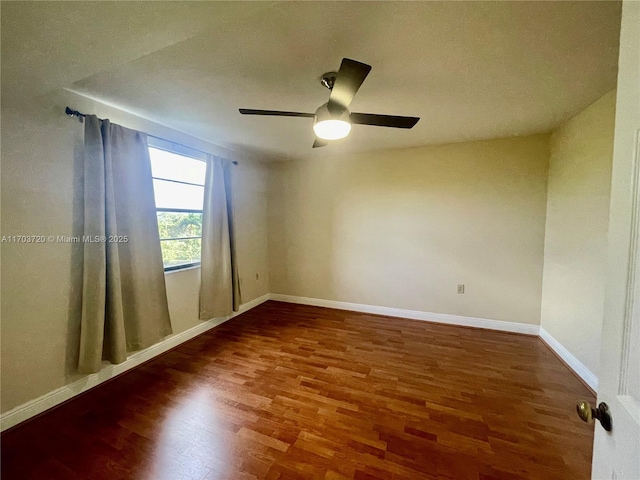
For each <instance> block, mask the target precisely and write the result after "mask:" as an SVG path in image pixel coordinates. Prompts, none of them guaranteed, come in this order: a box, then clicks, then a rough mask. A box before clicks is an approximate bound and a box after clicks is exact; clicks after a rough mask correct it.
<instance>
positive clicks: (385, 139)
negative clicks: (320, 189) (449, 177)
mask: <svg viewBox="0 0 640 480" xmlns="http://www.w3.org/2000/svg"><path fill="white" fill-rule="evenodd" d="M619 22H620V3H619V2H563V1H555V2H282V3H271V2H6V1H3V2H2V103H3V105H4V104H6V103H16V102H20V101H26V99H27V98H29V97H33V96H34V95H37V94H44V93H47V92H49V91H53V90H56V89H59V88H68V89H70V90H72V91H75V92H77V93H81V94H83V95H87V96H90V97H92V98H95V99H98V100H100V101H103V102H105V103H109V104H112V105H116V106H120V107H121V108H123V109H125V110H127V111H130V112H133V113H136V114H138V115H140V116H143V117H145V118H148V119H150V120H153V121H156V122H158V123H161V124H164V125H167V126H170V127H173V128H175V129H177V130H180V131H182V132H186V133H189V134H191V135H194V136H196V137H200V138H203V139H205V140H208V141H211V142H213V143H216V144H219V145H222V146H227V147H231V148H238V149H247V150H251V151H256V150H257V151H261V152H264V154H265V155H266V156H268V157H269V158H287V157H301V156H323V155H327V154H333V153H346V152H360V151H368V150H374V149H383V148H401V147H411V146H418V145H425V144H436V143H448V142H459V141H465V140H473V139H485V138H495V137H505V136H514V135H525V134H530V133H538V132H545V131H549V130H550V129H552V128H553V127H555V126H556V125H558V124H559V123H560V122H562V121H563V120H565V119H567V118H569V117H571V116H572V115H575V114H576V113H578V112H579V111H580V110H582V109H583V108H584V107H586V106H587V105H589V104H590V103H592V102H593V101H595V100H596V99H597V98H599V97H600V96H601V95H603V94H604V93H606V92H607V91H609V90H610V89H611V88H613V87H614V86H615V81H616V72H617V57H618V35H619ZM343 57H349V58H353V59H356V60H359V61H362V62H365V63H368V64H370V65H372V67H373V69H372V71H371V73H370V74H369V77H368V78H367V80H366V81H365V83H364V84H363V86H362V88H361V89H360V91H359V92H358V95H357V96H356V98H355V99H354V101H353V103H352V105H351V110H352V111H356V112H366V113H382V114H391V115H409V116H419V117H421V120H420V122H419V123H418V124H417V125H416V127H414V128H413V129H412V130H400V129H390V128H379V127H368V126H354V128H353V130H352V132H351V135H349V137H347V138H346V139H344V140H340V141H336V142H333V143H332V144H331V145H330V146H328V147H325V148H320V149H314V150H312V149H311V144H312V143H313V131H312V128H311V126H312V122H311V120H310V119H302V118H276V117H248V116H241V115H240V114H239V113H238V108H240V107H243V108H258V109H279V110H294V111H303V112H313V111H315V109H316V108H317V107H318V106H319V105H320V104H322V103H324V102H326V100H327V98H328V94H329V91H328V90H326V89H324V88H323V87H322V86H321V85H320V83H319V82H318V79H319V77H320V75H321V74H322V73H324V72H326V71H330V70H336V69H337V68H338V67H339V65H340V61H341V59H342V58H343Z"/></svg>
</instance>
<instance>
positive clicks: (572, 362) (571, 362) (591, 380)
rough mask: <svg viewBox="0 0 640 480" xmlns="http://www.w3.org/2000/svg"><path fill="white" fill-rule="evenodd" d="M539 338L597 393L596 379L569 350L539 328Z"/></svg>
mask: <svg viewBox="0 0 640 480" xmlns="http://www.w3.org/2000/svg"><path fill="white" fill-rule="evenodd" d="M540 338H541V339H542V340H544V342H545V343H546V344H547V345H549V347H551V349H552V350H553V351H554V352H555V353H556V354H557V355H558V356H559V357H560V358H561V359H562V360H564V362H565V363H566V364H567V365H568V366H569V368H571V370H573V371H574V373H575V374H576V375H578V376H579V377H580V378H581V379H582V380H584V382H585V383H586V384H587V385H589V386H590V387H591V389H592V390H593V391H594V392H596V393H597V392H598V377H596V376H595V375H594V374H593V372H591V371H590V370H589V369H588V368H587V367H585V365H584V364H583V363H582V362H581V361H580V360H578V359H577V358H576V357H575V356H574V355H573V354H572V353H571V352H570V351H569V350H567V349H566V348H565V347H564V346H563V345H562V344H561V343H560V342H558V340H556V339H555V338H554V337H553V336H552V335H551V334H550V333H549V332H547V331H546V330H545V329H544V328H542V327H540Z"/></svg>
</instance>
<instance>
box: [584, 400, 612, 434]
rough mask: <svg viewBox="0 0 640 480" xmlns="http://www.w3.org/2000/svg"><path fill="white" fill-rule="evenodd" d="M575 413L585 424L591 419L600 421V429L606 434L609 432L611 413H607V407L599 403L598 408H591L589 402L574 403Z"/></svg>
mask: <svg viewBox="0 0 640 480" xmlns="http://www.w3.org/2000/svg"><path fill="white" fill-rule="evenodd" d="M576 411H577V412H578V416H579V417H580V418H581V419H582V420H584V421H585V422H587V423H588V422H590V421H591V419H592V418H595V419H596V420H600V424H601V425H602V428H604V429H605V430H606V431H607V432H610V431H611V412H610V411H609V406H608V405H607V404H606V403H604V402H600V405H598V408H597V409H595V408H591V405H589V402H585V401H584V400H581V401H579V402H578V403H576Z"/></svg>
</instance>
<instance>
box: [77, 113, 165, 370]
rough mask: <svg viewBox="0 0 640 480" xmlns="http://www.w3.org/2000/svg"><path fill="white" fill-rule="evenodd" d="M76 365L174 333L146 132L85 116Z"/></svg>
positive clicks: (115, 357)
mask: <svg viewBox="0 0 640 480" xmlns="http://www.w3.org/2000/svg"><path fill="white" fill-rule="evenodd" d="M84 236H85V241H84V242H83V249H84V251H83V256H84V259H83V260H84V264H83V289H82V320H81V332H80V356H79V363H78V369H79V371H80V372H82V373H93V372H97V371H98V370H100V368H101V365H102V361H103V360H108V361H110V362H112V363H121V362H123V361H125V360H126V358H127V352H131V351H135V350H140V349H143V348H146V347H149V346H151V345H153V344H155V343H157V342H159V341H160V340H162V339H163V338H164V337H165V336H167V335H169V334H171V333H172V330H171V323H170V320H169V308H168V304H167V295H166V288H165V281H164V268H163V263H162V252H161V249H160V237H159V234H158V223H157V218H156V208H155V200H154V193H153V181H152V177H151V163H150V160H149V150H148V147H147V139H146V135H145V134H143V133H141V132H137V131H134V130H129V129H127V128H124V127H121V126H119V125H114V124H112V123H110V122H109V121H108V120H99V119H98V118H97V117H96V116H95V115H87V116H86V118H85V131H84Z"/></svg>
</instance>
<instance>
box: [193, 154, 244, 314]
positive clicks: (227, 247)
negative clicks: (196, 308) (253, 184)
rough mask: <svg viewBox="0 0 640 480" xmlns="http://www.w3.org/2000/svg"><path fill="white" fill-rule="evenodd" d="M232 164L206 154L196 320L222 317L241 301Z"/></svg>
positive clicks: (235, 309)
mask: <svg viewBox="0 0 640 480" xmlns="http://www.w3.org/2000/svg"><path fill="white" fill-rule="evenodd" d="M232 165H233V164H232V163H231V162H228V161H226V160H223V159H221V158H217V157H214V156H212V155H209V156H208V158H207V173H206V177H205V184H204V205H203V210H202V256H201V264H200V276H201V278H200V319H201V320H208V319H211V318H215V317H224V316H227V315H230V314H231V313H232V312H233V311H237V310H238V308H239V307H240V303H241V301H242V298H241V291H240V280H239V277H238V264H237V254H236V242H235V229H234V214H233V194H232V174H231V170H232V168H233V167H232Z"/></svg>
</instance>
